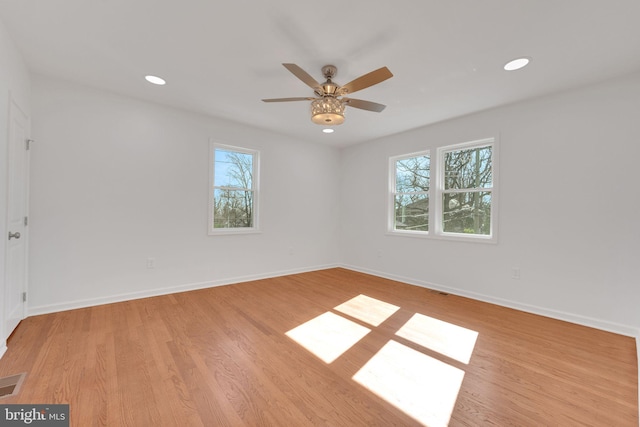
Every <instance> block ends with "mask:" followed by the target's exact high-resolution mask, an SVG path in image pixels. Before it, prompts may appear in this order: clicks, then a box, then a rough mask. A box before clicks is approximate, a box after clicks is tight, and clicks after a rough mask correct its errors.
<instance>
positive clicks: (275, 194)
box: [29, 76, 340, 314]
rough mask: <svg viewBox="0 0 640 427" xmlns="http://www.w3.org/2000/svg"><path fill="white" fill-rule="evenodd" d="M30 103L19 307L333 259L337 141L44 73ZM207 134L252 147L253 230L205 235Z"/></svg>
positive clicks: (33, 309) (60, 305)
mask: <svg viewBox="0 0 640 427" xmlns="http://www.w3.org/2000/svg"><path fill="white" fill-rule="evenodd" d="M32 107H33V125H32V134H33V138H34V139H35V140H36V143H35V146H34V148H33V149H32V153H31V236H30V250H31V253H30V282H29V294H30V299H29V311H30V313H31V314H35V313H42V312H47V311H56V310H61V309H65V308H70V307H78V306H83V305H91V304H96V303H100V302H108V301H115V300H119V299H125V298H129V297H136V296H144V295H152V294H156V293H162V292H166V291H168V290H179V289H188V288H195V287H199V286H205V285H211V284H220V283H227V282H230V281H235V280H241V279H246V278H254V277H255V278H257V277H266V276H270V275H278V274H285V273H288V272H295V271H304V270H309V269H317V268H323V267H326V266H334V265H336V264H337V263H338V261H339V259H338V256H337V254H336V251H335V249H336V247H337V239H338V236H337V231H338V230H337V219H336V215H337V213H338V202H339V200H338V197H337V192H338V176H337V174H336V173H335V165H336V164H337V163H338V162H339V154H340V153H339V151H338V150H337V149H336V148H330V147H325V146H319V145H313V144H309V143H305V142H302V141H294V140H291V139H288V138H287V137H283V136H279V135H275V134H269V133H266V132H264V131H260V130H256V129H251V128H248V127H246V126H240V125H236V124H234V123H231V122H226V121H222V120H216V119H212V118H207V117H204V116H199V115H196V114H192V113H187V112H183V111H180V110H176V109H172V108H168V107H162V106H158V105H154V104H150V103H145V102H141V101H138V100H134V99H130V98H125V97H122V96H119V95H115V94H111V93H107V92H103V91H99V90H95V89H91V88H87V87H83V86H78V85H74V84H70V83H66V82H62V81H59V80H53V79H49V78H45V77H42V76H34V77H33V102H32ZM209 138H216V139H217V140H219V141H221V142H223V143H227V144H231V145H237V146H241V147H245V148H251V149H258V150H260V152H261V154H260V155H261V158H260V159H261V166H260V167H261V187H262V190H263V191H262V192H261V195H260V202H261V203H260V227H261V229H262V232H261V233H260V234H250V235H234V236H230V235H222V236H208V235H207V197H208V176H209V175H208V174H209V169H208V168H209V163H208V152H209V151H208V150H209V145H208V144H209ZM147 257H154V258H155V260H156V268H155V269H147V268H146V260H147Z"/></svg>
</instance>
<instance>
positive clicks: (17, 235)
mask: <svg viewBox="0 0 640 427" xmlns="http://www.w3.org/2000/svg"><path fill="white" fill-rule="evenodd" d="M19 238H20V232H19V231H16V232H15V233H12V232H9V240H11V239H19Z"/></svg>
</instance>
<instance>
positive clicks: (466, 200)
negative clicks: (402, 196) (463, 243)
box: [442, 145, 493, 235]
mask: <svg viewBox="0 0 640 427" xmlns="http://www.w3.org/2000/svg"><path fill="white" fill-rule="evenodd" d="M492 190H493V173H492V146H490V145H489V146H483V147H474V148H469V149H462V150H455V151H448V152H445V154H444V191H443V195H442V196H443V199H442V213H443V217H442V226H443V227H442V228H443V231H444V232H448V233H467V234H481V235H490V234H491V198H492V197H491V196H492Z"/></svg>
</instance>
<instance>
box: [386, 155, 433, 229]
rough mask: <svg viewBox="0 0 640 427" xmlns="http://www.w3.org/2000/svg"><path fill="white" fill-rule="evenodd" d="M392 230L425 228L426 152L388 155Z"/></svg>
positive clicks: (426, 191) (428, 169)
mask: <svg viewBox="0 0 640 427" xmlns="http://www.w3.org/2000/svg"><path fill="white" fill-rule="evenodd" d="M390 168H391V169H392V170H393V175H392V180H393V184H392V188H393V191H392V197H393V202H392V203H391V205H392V206H393V208H392V209H393V213H392V217H393V225H392V227H393V230H406V231H428V230H429V180H430V176H429V173H430V158H429V152H428V151H425V152H422V153H416V154H411V155H408V156H402V157H392V158H391V165H390Z"/></svg>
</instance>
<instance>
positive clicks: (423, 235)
mask: <svg viewBox="0 0 640 427" xmlns="http://www.w3.org/2000/svg"><path fill="white" fill-rule="evenodd" d="M386 234H387V235H388V236H395V237H411V238H418V239H433V240H449V241H454V242H469V243H490V244H496V243H498V238H497V237H496V236H481V235H474V236H469V235H465V234H458V233H442V234H434V233H430V232H425V231H402V230H400V231H398V230H393V231H391V230H389V231H387V233H386Z"/></svg>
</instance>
